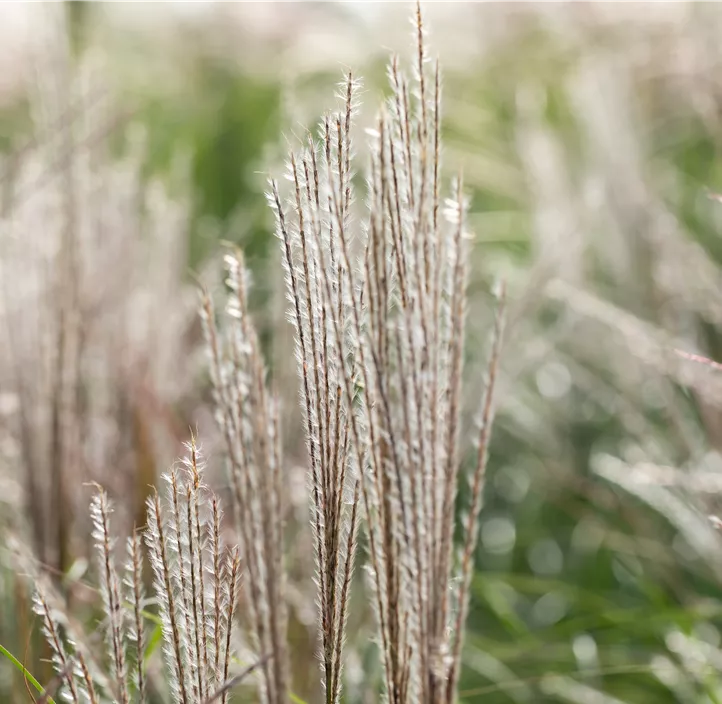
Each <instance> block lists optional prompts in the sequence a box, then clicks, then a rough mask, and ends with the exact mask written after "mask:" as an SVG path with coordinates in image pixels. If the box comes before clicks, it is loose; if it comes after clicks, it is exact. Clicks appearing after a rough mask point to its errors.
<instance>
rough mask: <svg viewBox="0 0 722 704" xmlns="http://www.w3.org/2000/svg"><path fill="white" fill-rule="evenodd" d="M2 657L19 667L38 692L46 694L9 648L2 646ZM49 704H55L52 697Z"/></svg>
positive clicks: (48, 699) (0, 650)
mask: <svg viewBox="0 0 722 704" xmlns="http://www.w3.org/2000/svg"><path fill="white" fill-rule="evenodd" d="M0 655H4V656H5V657H6V658H7V659H8V660H9V661H10V662H11V663H12V664H13V665H15V667H17V669H18V670H20V672H22V673H23V677H25V679H26V680H27V681H28V682H30V684H31V685H33V687H35V689H37V690H38V692H39V693H40V694H45V688H44V687H43V686H42V685H41V684H40V682H38V681H37V680H36V679H35V678H34V677H33V676H32V674H30V672H29V671H28V670H26V669H25V666H24V665H23V664H22V663H21V662H20V660H18V659H17V658H16V657H15V656H14V655H13V654H12V653H11V652H10V651H9V650H7V648H4V647H3V646H2V645H0ZM47 702H48V704H55V700H54V699H53V698H52V697H48V698H47Z"/></svg>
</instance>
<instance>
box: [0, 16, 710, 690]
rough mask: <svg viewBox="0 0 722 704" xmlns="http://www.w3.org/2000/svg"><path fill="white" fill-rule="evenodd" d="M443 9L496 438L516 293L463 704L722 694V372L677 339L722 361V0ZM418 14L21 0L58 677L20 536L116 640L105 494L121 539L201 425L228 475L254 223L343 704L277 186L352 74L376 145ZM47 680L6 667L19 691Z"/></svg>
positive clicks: (1, 343)
mask: <svg viewBox="0 0 722 704" xmlns="http://www.w3.org/2000/svg"><path fill="white" fill-rule="evenodd" d="M424 10H425V15H426V22H427V27H428V29H429V46H430V53H431V54H432V55H435V54H438V56H439V57H440V60H441V62H442V67H443V71H444V101H443V110H444V117H443V136H444V139H445V150H444V168H445V172H446V177H447V178H450V177H451V176H453V175H455V174H456V173H458V171H459V170H460V169H461V170H463V174H464V182H465V186H466V189H467V191H468V192H469V195H470V196H471V224H472V229H473V230H474V232H475V239H474V243H473V248H472V255H471V256H472V262H471V281H470V287H469V293H470V303H469V328H470V334H469V336H468V339H467V368H466V374H467V383H466V384H465V390H466V403H467V406H468V409H469V421H468V422H469V426H468V427H471V423H472V420H473V419H472V415H471V414H472V412H473V409H474V408H476V406H477V405H478V399H479V397H480V393H481V390H482V384H483V374H482V370H483V365H484V361H485V354H486V340H487V334H488V331H489V324H490V320H491V316H492V309H493V296H492V295H491V291H492V288H493V286H494V283H495V281H497V280H498V279H499V278H504V279H505V280H506V281H507V282H508V286H509V291H510V294H509V295H510V320H509V325H508V328H507V330H508V332H507V339H506V347H505V352H504V356H503V363H502V377H501V390H500V395H499V413H498V418H497V423H496V426H495V431H494V437H493V445H492V451H491V457H490V466H489V471H488V480H487V486H486V490H485V507H484V509H483V513H482V517H481V521H482V524H481V540H480V545H479V549H478V554H477V567H478V570H477V573H476V577H475V581H474V590H473V601H472V605H471V610H470V620H469V633H468V637H467V647H466V651H465V655H464V662H465V670H464V673H463V677H462V685H461V699H462V701H463V702H469V703H471V702H488V703H493V704H497V703H499V704H502V703H506V702H530V703H533V704H540V703H547V702H549V703H551V702H554V703H557V702H577V703H579V704H617V703H619V702H626V703H628V704H646V703H650V704H652V703H654V704H657V703H659V704H666V703H667V702H669V703H671V702H683V703H689V704H697V703H700V704H711V703H714V702H720V701H722V631H721V630H720V629H721V628H722V541H721V540H720V538H719V537H718V533H717V528H716V522H715V520H714V517H715V516H716V512H717V510H718V503H719V501H718V494H719V492H720V491H722V457H721V456H720V452H722V412H721V411H722V371H718V370H716V369H715V368H713V367H710V366H709V365H705V364H701V363H698V362H695V361H693V360H690V359H689V358H686V357H683V356H681V355H680V354H679V353H678V351H680V350H681V351H683V352H686V353H692V354H701V355H704V356H706V357H710V358H713V359H722V297H721V294H722V268H721V267H722V202H720V201H721V200H722V198H720V197H719V196H717V193H718V192H722V159H721V158H720V157H721V156H722V155H721V154H720V147H721V146H722V141H721V140H722V42H720V37H722V5H717V4H697V3H645V4H641V3H624V4H611V3H610V4H607V3H601V2H594V3H574V4H547V3H538V4H522V3H519V4H517V3H503V4H501V3H499V4H496V3H483V4H482V3H479V4H477V3H453V2H445V3H429V4H427V6H425V8H424ZM410 15H411V7H410V6H409V5H407V4H405V3H383V2H382V3H364V2H336V3H333V2H328V3H308V2H288V3H205V2H195V3H144V4H136V3H113V4H110V3H108V4H105V3H65V4H63V3H47V4H45V3H40V4H25V3H17V4H14V3H3V4H2V5H0V179H1V180H0V293H1V297H0V322H1V323H2V328H1V332H0V532H1V535H2V536H3V537H7V540H0V565H1V566H0V643H1V644H3V645H4V646H5V647H6V648H8V649H9V650H11V651H12V652H13V653H14V654H15V655H16V656H17V657H18V658H19V659H21V660H22V661H23V662H25V663H26V664H27V665H28V668H29V669H30V670H31V671H33V672H34V673H35V674H36V676H37V677H38V679H40V680H41V681H48V680H49V679H50V678H51V672H50V670H49V667H48V665H47V664H46V663H44V662H43V658H44V652H43V647H42V644H41V639H40V638H39V634H38V623H37V620H36V619H35V618H34V617H33V615H32V613H31V610H30V603H29V600H28V585H27V581H26V580H25V579H24V578H23V576H22V575H20V574H18V571H17V569H15V568H14V567H13V566H12V564H13V563H12V560H11V559H10V558H9V555H8V553H9V552H10V548H9V547H8V546H9V543H10V542H11V541H10V536H11V535H12V536H13V539H15V538H21V539H22V540H23V541H24V543H23V545H24V546H25V547H24V549H26V550H27V551H29V552H30V551H32V552H33V553H34V554H35V555H36V556H37V557H38V559H40V560H41V561H42V562H43V564H44V565H45V566H46V568H47V570H48V571H49V572H50V573H51V574H53V575H54V577H55V579H56V584H57V586H58V588H59V589H61V590H62V591H63V592H64V594H65V595H66V597H67V599H68V601H69V603H70V604H71V606H72V608H73V613H74V614H77V618H78V619H79V620H80V621H81V622H82V623H83V625H84V626H85V630H86V631H88V632H89V633H91V636H90V637H91V638H92V632H93V629H94V628H95V626H96V625H97V618H98V617H97V609H96V607H97V598H96V596H95V594H94V593H93V591H92V589H90V588H89V584H92V581H93V578H92V570H93V565H92V561H91V563H90V564H89V562H88V557H89V549H88V548H89V542H90V538H89V527H88V521H87V518H86V513H87V511H86V508H87V504H88V500H89V496H90V493H91V491H92V489H91V488H89V487H88V483H89V482H92V481H98V482H101V483H103V484H104V485H105V486H106V487H107V489H108V491H109V493H110V494H111V497H112V498H113V499H114V501H115V502H116V505H117V507H118V511H117V519H118V523H119V525H120V526H124V527H125V528H126V529H128V528H129V527H131V526H132V525H133V524H134V523H138V524H140V523H142V522H143V514H142V511H143V509H142V507H143V501H144V497H145V495H146V493H147V491H148V486H149V484H151V483H152V482H153V481H155V479H156V478H157V476H158V475H159V474H160V473H161V472H162V471H164V470H165V469H166V468H167V467H168V466H169V464H170V463H171V462H172V461H173V459H174V458H175V457H176V456H177V455H178V454H179V452H180V451H181V443H182V441H183V440H185V439H187V437H188V435H189V428H194V429H197V430H198V433H199V435H200V437H201V440H202V442H203V445H204V448H205V451H206V456H207V458H208V463H209V473H210V476H211V477H212V482H213V483H214V485H215V486H216V487H217V488H218V489H219V491H221V492H222V491H223V486H224V483H225V480H224V476H223V467H222V459H221V456H222V453H221V451H220V447H217V438H216V436H215V431H214V428H213V422H212V410H211V408H210V393H209V388H208V377H207V372H206V369H205V357H204V351H203V349H202V342H201V335H200V327H199V323H198V319H197V314H196V305H197V281H198V280H199V279H200V280H201V281H203V282H204V283H206V284H207V285H209V286H211V287H213V286H218V285H219V282H220V278H219V277H220V268H221V267H220V263H219V262H220V258H221V256H222V253H223V247H224V246H225V245H224V243H227V242H233V243H237V244H240V245H241V246H242V247H243V248H244V249H245V251H246V254H247V257H248V262H249V265H250V267H251V269H252V272H253V290H252V306H253V310H254V314H255V319H256V322H257V325H258V328H259V330H260V333H261V339H262V342H263V345H264V349H265V351H266V355H267V360H268V365H269V373H270V374H271V375H272V376H273V377H274V379H275V380H276V381H277V382H278V385H279V388H281V389H283V390H284V392H285V404H284V426H285V438H284V442H285V450H286V453H285V457H286V463H287V471H288V477H289V480H288V489H289V495H288V505H289V515H288V523H289V531H288V532H289V536H288V555H289V557H288V562H289V570H290V574H291V579H290V593H289V598H290V600H291V624H290V635H289V637H290V639H291V650H292V657H293V660H294V688H295V690H294V691H295V693H296V695H297V696H298V697H299V698H300V699H301V700H306V701H308V702H313V701H317V699H318V690H317V681H318V677H317V665H316V661H315V658H314V648H315V631H314V605H313V589H312V584H311V579H312V576H313V575H312V568H311V567H310V565H309V562H310V560H309V556H310V554H311V547H310V545H309V542H308V539H309V535H308V533H309V531H308V527H307V523H308V516H307V508H306V500H305V480H304V469H303V465H304V462H305V455H304V449H303V437H302V430H301V427H300V423H299V420H300V418H299V410H298V408H297V396H296V380H295V366H294V360H293V359H291V358H290V355H289V354H288V350H289V349H291V347H290V340H291V337H290V335H291V332H290V329H289V326H288V325H286V323H285V321H284V307H285V302H284V296H283V290H282V278H281V267H280V255H279V252H278V247H277V243H276V242H275V240H274V239H273V237H272V235H271V232H272V223H271V217H270V213H269V212H267V208H266V204H265V199H264V197H263V191H264V188H265V185H266V181H265V179H266V175H267V174H269V173H276V174H279V173H281V171H282V169H283V154H284V151H285V149H286V146H287V145H288V143H289V142H292V141H293V140H295V139H296V135H298V134H303V133H304V128H305V127H306V126H312V125H313V124H314V123H315V121H316V120H317V119H318V117H319V116H320V115H321V114H322V113H323V112H324V111H325V110H327V109H329V108H331V107H333V106H335V104H336V98H335V97H334V93H335V90H336V84H337V82H338V81H339V80H340V79H341V77H342V74H343V72H344V71H345V70H348V69H351V70H353V72H354V74H355V75H360V76H362V77H363V79H364V96H363V98H364V100H363V102H364V107H363V109H362V112H361V115H360V117H359V126H358V132H357V134H358V138H357V144H359V145H361V144H362V143H363V127H364V123H365V122H366V123H367V122H368V121H369V120H371V119H372V118H373V115H374V111H375V110H376V108H377V106H378V104H379V102H380V100H381V98H382V96H383V95H384V90H385V65H386V61H387V60H388V56H389V53H390V52H392V51H396V52H399V54H400V55H401V57H402V58H403V57H408V56H410V53H411V48H412V39H411V31H410V30H411V27H410V24H409V18H410ZM359 152H360V153H359V162H358V164H357V169H358V170H362V168H363V166H364V161H363V157H364V155H363V150H362V149H361V148H359ZM359 187H360V188H363V180H362V179H359ZM359 201H362V199H359ZM469 446H470V443H469V444H468V445H467V449H469ZM462 494H463V490H462ZM367 601H368V600H367V599H366V597H365V596H364V593H363V584H362V580H357V583H356V589H355V592H354V596H353V602H352V616H351V622H350V629H349V649H348V650H349V663H348V667H347V671H346V677H347V695H346V697H347V701H348V702H349V703H351V702H353V703H359V704H360V703H361V702H364V703H365V702H375V701H377V694H376V692H377V685H378V679H379V665H378V659H377V657H376V651H375V647H374V645H373V642H372V638H371V635H372V633H373V622H372V616H371V614H370V613H369V611H368V608H367V606H366V604H367ZM27 696H28V695H27V693H26V690H25V685H24V683H23V681H22V677H20V676H18V674H17V671H16V670H15V669H13V668H12V667H11V666H10V664H9V663H8V662H7V661H5V660H0V701H3V702H6V701H7V702H13V703H14V702H22V701H26V698H27ZM158 696H159V697H160V696H161V694H160V693H159V694H158ZM243 697H244V693H243V692H240V694H239V700H244V699H243ZM248 697H249V698H248V699H247V700H248V701H252V698H250V697H251V695H250V694H249V695H248ZM158 701H162V699H161V698H159V699H158Z"/></svg>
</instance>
